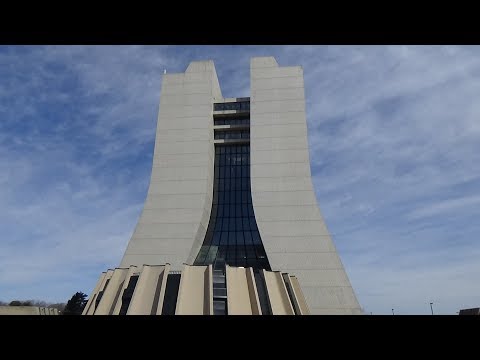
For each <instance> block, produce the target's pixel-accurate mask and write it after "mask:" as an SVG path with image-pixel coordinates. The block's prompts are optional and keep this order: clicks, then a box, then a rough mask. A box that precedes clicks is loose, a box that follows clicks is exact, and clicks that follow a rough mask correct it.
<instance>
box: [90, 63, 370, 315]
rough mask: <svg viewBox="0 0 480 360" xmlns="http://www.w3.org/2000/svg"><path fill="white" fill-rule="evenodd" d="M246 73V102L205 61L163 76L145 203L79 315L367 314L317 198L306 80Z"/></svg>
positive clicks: (284, 72)
mask: <svg viewBox="0 0 480 360" xmlns="http://www.w3.org/2000/svg"><path fill="white" fill-rule="evenodd" d="M250 65H251V68H250V86H251V94H250V95H251V96H250V98H223V96H222V92H221V90H220V84H219V82H218V78H217V74H216V71H215V67H214V64H213V62H212V61H199V62H192V63H190V65H189V66H188V68H187V70H186V71H185V73H180V74H164V75H163V81H162V89H161V98H160V110H159V116H158V123H157V130H156V138H155V150H154V157H153V167H152V174H151V179H150V186H149V189H148V193H147V198H146V201H145V205H144V208H143V211H142V213H141V216H140V218H139V220H138V224H137V226H136V228H135V231H134V233H133V235H132V238H131V239H130V242H129V243H128V246H127V249H126V251H125V255H124V257H123V259H122V260H121V263H120V266H119V267H118V268H117V269H111V270H108V271H107V272H105V273H103V274H102V276H101V278H100V280H99V282H98V284H97V286H96V288H95V290H94V291H93V293H92V296H91V297H90V300H89V303H88V304H87V306H86V308H85V310H84V313H85V314H174V313H176V314H189V313H193V314H225V313H228V314H235V313H250V314H282V313H285V314H290V313H291V314H308V313H310V314H361V313H362V311H361V309H360V306H359V304H358V302H357V299H356V297H355V294H354V291H353V289H352V286H351V284H350V281H349V279H348V277H347V274H346V272H345V270H344V267H343V265H342V262H341V261H340V258H339V256H338V254H337V252H336V249H335V246H334V244H333V242H332V240H331V238H330V235H329V233H328V230H327V227H326V225H325V222H324V221H323V218H322V215H321V213H320V210H319V208H318V206H317V203H316V198H315V193H314V191H313V186H312V180H311V173H310V161H309V152H308V140H307V124H306V116H305V95H304V80H303V70H302V68H301V67H299V66H293V67H281V66H279V65H278V64H277V62H276V61H275V59H274V58H273V57H258V58H252V59H251V64H250ZM135 299H136V300H135ZM186 299H188V300H186ZM242 299H243V300H242ZM192 301H193V302H194V303H195V304H192V303H191V302H192ZM188 302H190V303H188ZM242 309H243V310H242Z"/></svg>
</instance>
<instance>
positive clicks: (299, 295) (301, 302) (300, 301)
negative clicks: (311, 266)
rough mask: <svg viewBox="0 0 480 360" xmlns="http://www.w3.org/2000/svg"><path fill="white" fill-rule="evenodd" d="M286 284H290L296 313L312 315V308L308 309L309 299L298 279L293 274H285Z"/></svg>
mask: <svg viewBox="0 0 480 360" xmlns="http://www.w3.org/2000/svg"><path fill="white" fill-rule="evenodd" d="M283 278H284V280H285V284H288V285H289V286H290V291H291V292H292V300H293V304H292V305H293V306H294V308H295V313H296V314H298V315H310V310H309V309H308V305H307V301H306V300H305V296H304V295H303V291H302V288H301V287H300V283H299V282H298V279H297V278H296V277H295V276H293V275H288V274H283Z"/></svg>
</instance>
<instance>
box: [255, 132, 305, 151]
mask: <svg viewBox="0 0 480 360" xmlns="http://www.w3.org/2000/svg"><path fill="white" fill-rule="evenodd" d="M250 132H252V130H250ZM298 149H308V144H306V143H305V138H304V137H303V136H289V137H284V138H261V139H257V138H254V139H253V140H251V141H250V152H251V156H253V157H255V155H256V153H257V152H258V151H265V150H268V151H271V150H298Z"/></svg>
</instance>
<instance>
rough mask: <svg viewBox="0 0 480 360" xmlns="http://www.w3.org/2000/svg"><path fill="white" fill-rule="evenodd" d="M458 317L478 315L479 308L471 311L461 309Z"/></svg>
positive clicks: (479, 313) (479, 312)
mask: <svg viewBox="0 0 480 360" xmlns="http://www.w3.org/2000/svg"><path fill="white" fill-rule="evenodd" d="M458 315H480V307H477V308H471V309H462V310H460V312H459V313H458Z"/></svg>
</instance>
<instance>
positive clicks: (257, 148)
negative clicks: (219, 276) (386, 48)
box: [250, 57, 361, 314]
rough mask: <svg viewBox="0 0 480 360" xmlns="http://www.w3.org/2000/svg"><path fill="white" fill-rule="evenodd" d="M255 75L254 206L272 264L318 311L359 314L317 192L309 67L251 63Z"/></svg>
mask: <svg viewBox="0 0 480 360" xmlns="http://www.w3.org/2000/svg"><path fill="white" fill-rule="evenodd" d="M250 77H251V78H250V79H251V82H250V86H251V97H250V147H251V187H252V202H253V206H254V210H255V217H256V219H257V225H258V228H259V230H260V234H261V237H262V240H263V244H264V246H265V250H266V253H267V256H268V259H269V261H270V265H271V266H272V269H275V270H280V271H282V272H288V273H292V274H294V275H295V276H296V277H297V278H298V280H299V282H300V284H301V287H302V290H303V293H304V295H305V298H306V300H307V303H308V306H309V308H310V311H311V313H312V314H360V313H361V309H360V306H359V304H358V301H357V299H356V297H355V294H354V292H353V289H352V286H351V284H350V281H349V279H348V277H347V274H346V272H345V270H344V268H343V265H342V263H341V261H340V258H339V256H338V255H337V252H336V249H335V246H334V244H333V242H332V240H331V238H330V235H329V233H328V230H327V228H326V226H325V222H324V221H323V218H322V215H321V214H320V210H319V208H318V206H317V202H316V198H315V193H314V191H313V186H312V181H311V173H310V161H309V153H308V139H307V124H306V117H305V97H304V81H303V70H302V68H301V67H299V66H294V67H279V66H278V64H277V62H276V61H275V59H274V58H273V57H262V58H253V59H252V60H251V73H250Z"/></svg>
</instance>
